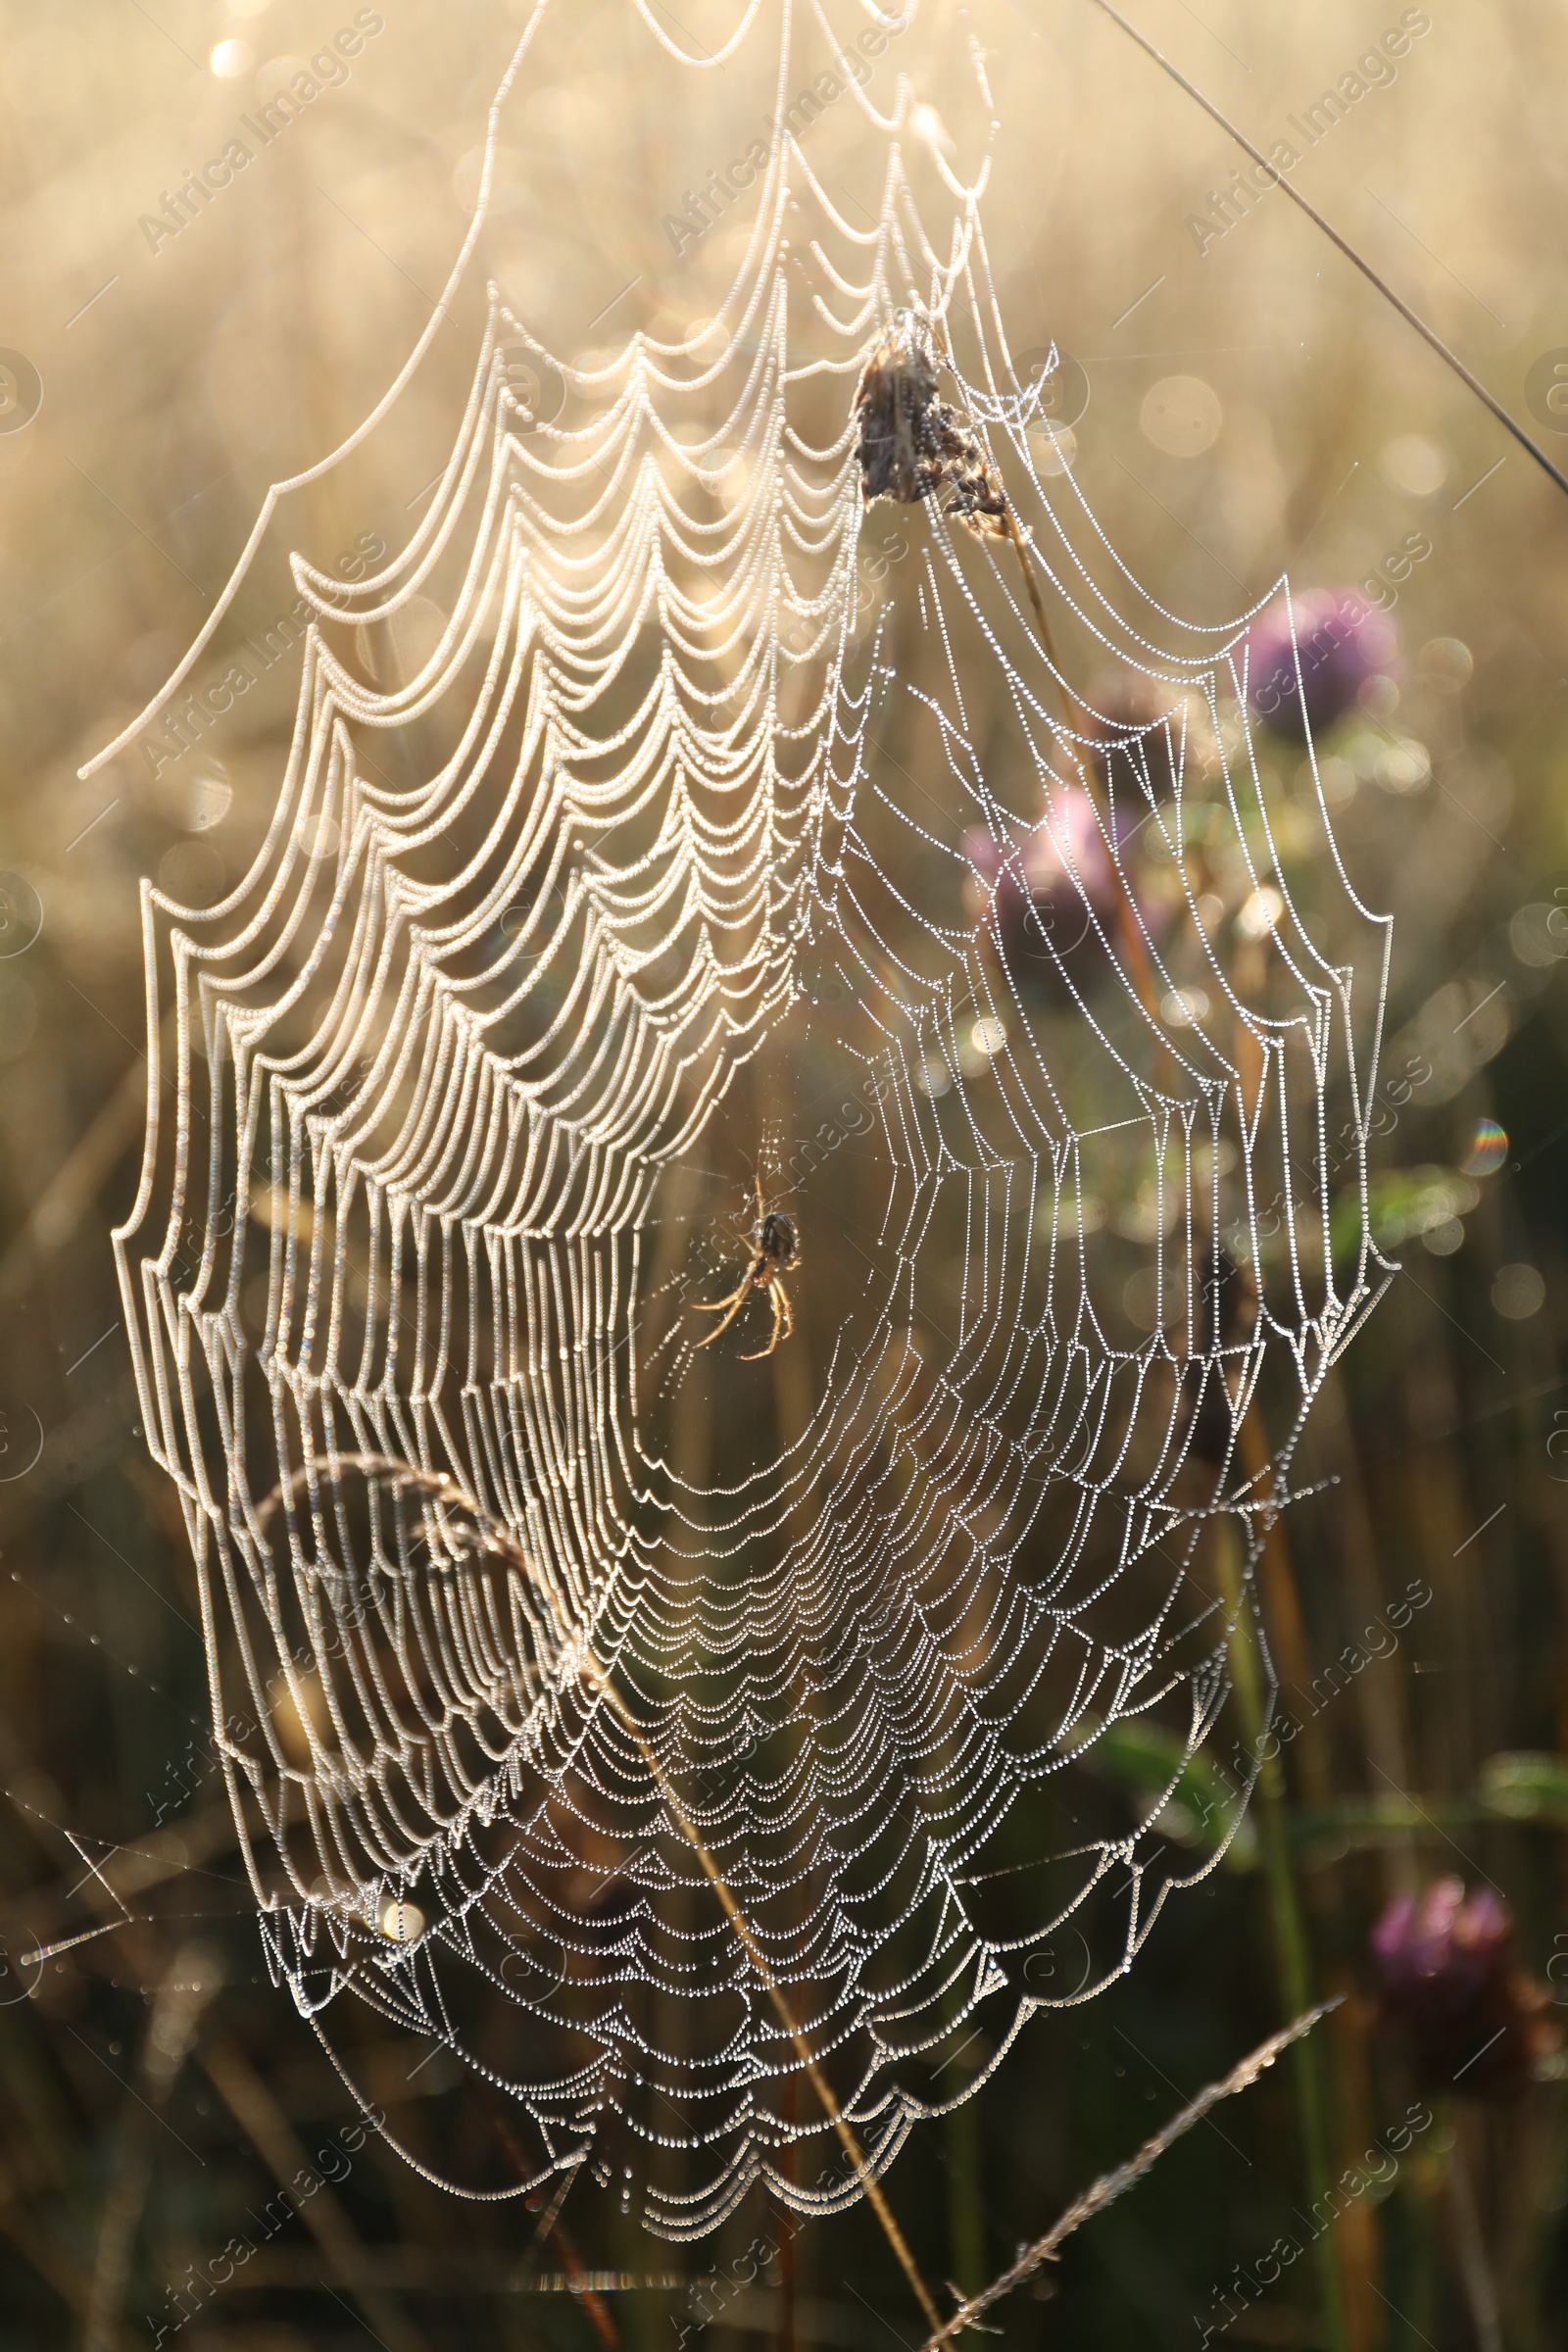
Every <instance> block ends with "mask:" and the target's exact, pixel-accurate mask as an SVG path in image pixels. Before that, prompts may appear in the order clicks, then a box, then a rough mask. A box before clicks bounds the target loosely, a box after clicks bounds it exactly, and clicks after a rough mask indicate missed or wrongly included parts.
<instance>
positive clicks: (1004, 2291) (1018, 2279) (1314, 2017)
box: [921, 1999, 1339, 2352]
mask: <svg viewBox="0 0 1568 2352" xmlns="http://www.w3.org/2000/svg"><path fill="white" fill-rule="evenodd" d="M1338 2006H1339V2002H1338V1999H1336V2000H1332V2001H1319V2002H1318V2004H1317V2006H1316V2007H1315V2008H1312V2009H1308V2010H1306V2011H1305V2012H1304V2014H1303V2015H1302V2016H1300V2017H1299V2018H1297V2019H1296V2020H1295V2022H1294V2023H1293V2024H1291V2025H1289V2026H1286V2027H1284V2028H1283V2029H1282V2030H1281V2031H1280V2032H1279V2033H1278V2034H1270V2035H1269V2037H1268V2039H1267V2041H1260V2042H1259V2043H1258V2045H1257V2047H1256V2049H1255V2050H1253V2051H1251V2052H1250V2055H1249V2056H1247V2057H1246V2058H1244V2059H1243V2060H1242V2062H1241V2064H1240V2066H1235V2067H1233V2068H1232V2069H1231V2071H1230V2073H1229V2074H1228V2075H1226V2076H1225V2077H1224V2078H1223V2080H1222V2081H1220V2082H1210V2083H1207V2084H1206V2085H1205V2086H1204V2088H1203V2089H1201V2091H1200V2092H1199V2094H1198V2096H1197V2098H1195V2099H1191V2100H1189V2102H1188V2104H1187V2105H1186V2106H1185V2107H1184V2108H1183V2109H1182V2111H1181V2113H1180V2114H1179V2115H1175V2116H1172V2118H1171V2120H1170V2122H1169V2123H1168V2124H1166V2125H1164V2126H1163V2127H1162V2129H1161V2130H1160V2131H1156V2132H1155V2133H1154V2135H1153V2137H1152V2139H1146V2140H1145V2142H1144V2144H1143V2146H1142V2147H1141V2148H1140V2149H1139V2150H1138V2153H1137V2155H1136V2156H1130V2157H1129V2158H1128V2159H1127V2162H1126V2163H1125V2164H1118V2165H1117V2167H1116V2169H1115V2171H1114V2172H1110V2173H1102V2175H1101V2177H1100V2179H1099V2180H1097V2181H1096V2182H1095V2183H1094V2185H1093V2186H1092V2187H1091V2188H1086V2189H1085V2191H1084V2193H1083V2195H1082V2196H1081V2197H1078V2198H1076V2199H1075V2200H1074V2202H1073V2203H1072V2204H1071V2205H1069V2206H1068V2208H1067V2210H1066V2212H1065V2213H1064V2214H1063V2215H1062V2216H1061V2218H1060V2220H1059V2221H1056V2222H1054V2223H1053V2225H1052V2227H1051V2228H1050V2229H1048V2230H1047V2231H1046V2234H1045V2236H1044V2237H1037V2238H1036V2239H1035V2241H1034V2243H1033V2245H1030V2246H1025V2248H1024V2250H1023V2252H1022V2253H1021V2254H1020V2255H1019V2257H1018V2259H1017V2261H1016V2262H1015V2263H1013V2264H1012V2265H1011V2266H1010V2268H1009V2269H1007V2270H1005V2271H1004V2272H1003V2273H1002V2274H1001V2276H1000V2277H999V2278H993V2279H992V2281H991V2284H990V2285H989V2286H988V2287H987V2288H986V2289H985V2291H984V2293H983V2294H978V2295H969V2296H967V2297H965V2299H964V2300H963V2301H962V2302H960V2303H959V2305H958V2308H957V2310H956V2312H955V2313H954V2315H953V2317H952V2319H951V2320H948V2321H946V2322H945V2323H944V2325H943V2326H942V2327H938V2328H936V2329H935V2330H934V2331H933V2332H932V2334H931V2335H930V2336H928V2337H927V2339H926V2342H925V2343H924V2345H923V2346H922V2347H921V2352H940V2347H941V2346H942V2345H944V2344H950V2343H951V2342H952V2341H953V2339H954V2337H955V2336H956V2335H957V2334H959V2333H960V2332H961V2331H962V2329H964V2328H965V2327H973V2326H974V2325H975V2323H976V2321H977V2320H978V2319H979V2318H980V2315H981V2313H982V2312H986V2311H989V2310H990V2309H991V2306H992V2304H993V2303H1000V2302H1001V2300H1002V2298H1003V2296H1004V2295H1010V2294H1011V2292H1012V2290H1013V2288H1014V2287H1015V2286H1022V2285H1023V2283H1024V2281H1025V2279H1027V2278H1033V2277H1034V2275H1035V2273H1036V2272H1037V2271H1038V2270H1041V2269H1042V2268H1043V2267H1044V2266H1045V2264H1046V2263H1048V2262H1054V2261H1055V2259H1056V2256H1057V2253H1058V2252H1059V2250H1060V2248H1061V2245H1062V2243H1063V2241H1064V2240H1065V2239H1067V2238H1069V2237H1071V2235H1072V2233H1073V2231H1074V2230H1075V2229H1081V2228H1082V2226H1083V2224H1084V2223H1085V2222H1091V2221H1093V2220H1094V2218H1095V2215H1096V2214H1097V2213H1103V2211H1104V2209H1105V2207H1106V2206H1107V2205H1114V2204H1115V2202H1116V2199H1117V2198H1118V2197H1119V2196H1121V2195H1122V2194H1123V2192H1124V2191H1125V2190H1127V2189H1129V2188H1131V2187H1132V2186H1133V2185H1134V2183H1135V2182H1136V2181H1139V2180H1142V2179H1143V2177H1144V2175H1145V2174H1146V2173H1147V2172H1151V2171H1152V2169H1153V2167H1154V2166H1155V2165H1156V2164H1157V2163H1158V2161H1159V2159H1160V2157H1161V2156H1163V2155H1164V2153H1165V2151H1166V2149H1167V2148H1171V2147H1174V2146H1175V2144H1176V2142H1177V2140H1179V2139H1183V2138H1185V2137H1186V2135H1187V2133H1188V2132H1189V2131H1192V2129H1193V2127H1194V2125H1195V2124H1201V2122H1202V2120H1203V2118H1204V2116H1205V2115H1207V2113H1208V2111H1209V2109H1210V2108H1211V2107H1217V2106H1218V2105H1219V2103H1220V2101H1221V2099H1230V2098H1234V2097H1235V2095H1236V2093H1237V2092H1238V2091H1239V2090H1246V2089H1248V2088H1249V2087H1250V2085H1251V2084H1252V2083H1253V2082H1256V2081H1257V2078H1258V2076H1259V2075H1261V2074H1264V2073H1266V2071H1267V2070H1268V2068H1269V2067H1271V2066H1272V2065H1273V2064H1274V2061H1275V2059H1276V2058H1278V2057H1279V2056H1280V2055H1281V2053H1282V2052H1283V2051H1285V2050H1288V2049H1289V2048H1290V2046H1291V2044H1292V2043H1293V2042H1295V2041H1299V2040H1300V2039H1301V2036H1302V2035H1303V2034H1310V2033H1311V2031H1312V2028H1313V2027H1314V2026H1315V2025H1316V2024H1317V2023H1318V2020H1319V2019H1320V2018H1323V2017H1326V2016H1327V2015H1328V2013H1329V2011H1330V2010H1331V2009H1335V2008H1337V2007H1338Z"/></svg>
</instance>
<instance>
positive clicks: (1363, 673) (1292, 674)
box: [1248, 588, 1396, 742]
mask: <svg viewBox="0 0 1568 2352" xmlns="http://www.w3.org/2000/svg"><path fill="white" fill-rule="evenodd" d="M1293 613H1294V619H1295V624H1296V625H1295V631H1294V634H1293V631H1292V626H1291V623H1292V618H1293ZM1395 649H1396V638H1395V633H1394V623H1393V622H1392V621H1391V620H1390V619H1389V618H1388V616H1387V614H1385V613H1379V612H1377V611H1376V610H1375V609H1374V608H1373V607H1372V606H1371V605H1369V604H1367V602H1366V601H1365V599H1364V598H1363V597H1359V596H1356V595H1354V594H1352V593H1350V592H1349V591H1348V590H1339V589H1333V588H1315V589H1309V590H1308V592H1307V593H1306V595H1304V596H1299V597H1297V598H1296V600H1295V604H1294V607H1293V606H1290V605H1287V604H1285V603H1283V602H1282V603H1280V604H1277V605H1272V606H1271V607H1270V608H1269V610H1268V612H1266V613H1264V615H1263V617H1262V619H1261V620H1260V621H1259V622H1258V624H1257V626H1256V627H1255V628H1254V629H1253V631H1252V634H1251V638H1250V646H1249V651H1250V663H1249V674H1248V696H1249V700H1250V704H1251V707H1252V710H1253V711H1254V712H1255V714H1256V715H1257V717H1258V718H1260V719H1261V720H1262V722H1263V724H1264V726H1265V727H1267V728H1268V729H1269V731H1270V733H1271V734H1274V735H1285V736H1290V737H1293V738H1294V739H1295V740H1296V741H1298V742H1304V740H1305V738H1306V733H1307V729H1308V727H1310V728H1311V729H1312V730H1313V731H1314V732H1315V731H1316V730H1317V729H1318V728H1320V727H1330V726H1332V725H1333V724H1334V721H1335V720H1336V719H1337V718H1343V717H1344V716H1345V714H1346V712H1347V711H1349V710H1352V709H1353V708H1354V706H1355V703H1356V701H1357V699H1358V697H1359V696H1360V694H1361V692H1362V690H1363V688H1364V687H1365V686H1366V685H1367V683H1368V681H1369V680H1371V679H1373V678H1376V677H1381V676H1383V675H1384V674H1385V673H1386V672H1387V670H1388V668H1389V665H1390V663H1391V662H1393V660H1394V657H1395ZM1298 660H1299V663H1300V682H1299V685H1298V682H1297V663H1298ZM1303 711H1304V713H1305V723H1303V717H1302V713H1303Z"/></svg>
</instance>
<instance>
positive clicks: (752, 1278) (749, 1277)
mask: <svg viewBox="0 0 1568 2352" xmlns="http://www.w3.org/2000/svg"><path fill="white" fill-rule="evenodd" d="M759 1263H760V1261H759ZM757 1275H758V1267H757V1266H756V1265H752V1266H748V1267H747V1269H746V1272H745V1273H744V1274H743V1275H742V1277H741V1280H740V1284H739V1286H738V1288H737V1289H735V1290H733V1291H731V1293H730V1295H729V1297H728V1298H727V1299H692V1300H691V1301H690V1302H689V1303H690V1304H691V1305H692V1307H693V1308H694V1309H695V1310H696V1312H697V1313H698V1314H700V1315H723V1316H724V1320H723V1322H722V1323H716V1324H715V1325H714V1326H713V1329H712V1330H711V1332H710V1333H709V1335H708V1337H707V1339H706V1340H699V1341H698V1343H697V1345H698V1347H699V1348H711V1346H712V1345H713V1342H714V1341H715V1340H718V1339H722V1338H723V1336H724V1334H725V1332H726V1331H728V1329H729V1327H730V1325H731V1324H732V1323H733V1322H734V1320H735V1318H736V1316H737V1315H738V1314H739V1313H740V1311H741V1308H742V1307H743V1306H744V1305H745V1304H746V1298H747V1293H748V1292H749V1291H750V1290H751V1288H752V1285H753V1284H754V1283H755V1282H756V1280H757ZM726 1308H728V1310H729V1311H728V1313H725V1309H726Z"/></svg>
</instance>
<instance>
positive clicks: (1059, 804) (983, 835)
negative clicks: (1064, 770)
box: [961, 786, 1119, 976]
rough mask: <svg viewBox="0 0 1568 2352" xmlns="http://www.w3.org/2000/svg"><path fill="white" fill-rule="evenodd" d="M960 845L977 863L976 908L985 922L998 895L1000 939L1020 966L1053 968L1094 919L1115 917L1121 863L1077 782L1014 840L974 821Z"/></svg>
mask: <svg viewBox="0 0 1568 2352" xmlns="http://www.w3.org/2000/svg"><path fill="white" fill-rule="evenodd" d="M961 848H962V851H963V855H964V857H965V858H967V859H968V860H969V864H970V866H971V867H972V869H973V879H972V881H971V884H970V889H969V897H970V905H971V910H972V912H973V913H974V914H975V916H976V918H977V919H979V920H984V919H985V917H986V914H987V911H988V909H989V908H990V907H991V906H992V903H993V900H994V902H995V915H994V918H993V919H994V922H995V937H996V940H997V942H998V945H999V946H1000V947H1001V950H1002V954H1003V956H1004V958H1005V961H1006V963H1007V964H1008V965H1009V967H1010V968H1011V969H1012V970H1014V971H1018V970H1020V969H1028V968H1033V969H1034V970H1035V971H1037V972H1039V973H1040V974H1041V975H1042V976H1045V975H1047V974H1049V972H1050V971H1051V970H1052V968H1053V960H1052V959H1053V956H1065V955H1069V954H1070V953H1071V951H1072V950H1073V949H1074V948H1075V947H1077V946H1078V944H1079V943H1080V941H1081V940H1083V939H1084V938H1085V937H1086V936H1087V935H1088V933H1089V931H1090V929H1091V926H1092V923H1093V921H1094V920H1095V919H1096V918H1098V920H1099V921H1100V923H1101V925H1102V927H1104V928H1108V927H1109V926H1110V924H1111V923H1112V922H1113V921H1114V919H1115V912H1116V906H1117V900H1118V897H1119V885H1118V883H1117V880H1116V872H1115V867H1114V865H1113V864H1112V862H1111V856H1110V851H1109V848H1108V847H1107V845H1106V841H1105V836H1104V834H1103V831H1102V830H1101V823H1100V816H1099V813H1098V811H1097V810H1096V808H1095V804H1094V802H1093V801H1092V800H1091V799H1090V797H1089V795H1088V793H1087V792H1082V791H1080V790H1078V789H1077V787H1076V786H1074V787H1072V788H1070V789H1067V790H1063V791H1061V792H1059V793H1058V794H1057V796H1056V803H1055V808H1054V811H1053V813H1052V815H1050V816H1049V817H1044V818H1042V819H1041V821H1040V823H1039V824H1037V825H1035V826H1033V827H1032V828H1031V829H1030V830H1029V831H1028V832H1027V833H1023V834H1020V835H1018V836H1016V837H1015V838H1014V840H1013V841H1012V842H1010V843H1003V842H999V841H998V839H997V837H996V835H995V834H994V833H991V832H988V831H986V830H985V829H984V828H982V827H980V826H975V827H974V828H973V829H972V830H970V831H969V832H967V833H965V834H964V836H963V841H962V844H961Z"/></svg>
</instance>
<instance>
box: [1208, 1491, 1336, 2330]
mask: <svg viewBox="0 0 1568 2352" xmlns="http://www.w3.org/2000/svg"><path fill="white" fill-rule="evenodd" d="M1214 1528H1215V1535H1216V1544H1215V1549H1216V1553H1217V1556H1218V1562H1219V1575H1220V1584H1221V1588H1222V1590H1223V1593H1224V1597H1225V1605H1226V1608H1227V1611H1228V1612H1229V1615H1230V1620H1231V1667H1232V1672H1233V1675H1234V1677H1235V1691H1236V1704H1237V1709H1238V1712H1239V1714H1240V1716H1241V1723H1242V1736H1243V1738H1244V1739H1245V1740H1246V1742H1247V1747H1248V1751H1249V1753H1250V1755H1252V1756H1255V1757H1256V1758H1257V1759H1258V1773H1257V1805H1258V1812H1259V1815H1260V1817H1261V1818H1260V1824H1259V1828H1260V1838H1259V1842H1260V1844H1261V1846H1262V1849H1263V1872H1264V1878H1265V1880H1266V1883H1267V1887H1268V1901H1269V1913H1270V1917H1271V1921H1272V1925H1273V1931H1274V1958H1275V1966H1276V1968H1277V1970H1278V1973H1279V1985H1280V1998H1281V2001H1282V2003H1283V2005H1284V2009H1285V2013H1286V2015H1287V2016H1288V2017H1298V2016H1299V2015H1300V2014H1301V2012H1302V2011H1303V2010H1304V2009H1306V2008H1308V2007H1309V2006H1310V2003H1311V1999H1312V1968H1311V1959H1310V1955H1309V1953H1308V1950H1307V1942H1306V1931H1305V1927H1304V1924H1303V1922H1302V1917H1301V1903H1300V1896H1299V1890H1298V1888H1297V1884H1296V1870H1295V1865H1294V1863H1293V1861H1292V1857H1291V1842H1290V1826H1289V1823H1288V1821H1287V1818H1286V1792H1285V1776H1284V1774H1283V1773H1282V1772H1281V1770H1280V1764H1279V1757H1278V1755H1277V1754H1274V1755H1270V1756H1267V1757H1265V1756H1264V1753H1263V1749H1264V1744H1265V1734H1266V1732H1267V1729H1268V1717H1267V1710H1266V1708H1265V1706H1264V1702H1263V1682H1262V1677H1261V1675H1260V1673H1259V1670H1258V1655H1257V1648H1256V1643H1255V1637H1254V1633H1253V1626H1252V1617H1251V1612H1250V1607H1249V1605H1248V1600H1247V1595H1246V1591H1245V1588H1244V1583H1243V1577H1242V1567H1241V1559H1240V1545H1239V1542H1238V1538H1237V1534H1236V1528H1235V1525H1234V1522H1233V1521H1232V1520H1231V1519H1230V1517H1229V1516H1228V1515H1226V1514H1223V1513H1222V1514H1220V1515H1219V1516H1218V1517H1217V1518H1216V1519H1215V1521H1214ZM1292 2064H1293V2066H1294V2069H1295V2073H1296V2104H1297V2116H1298V2121H1299V2127H1300V2134H1301V2164H1302V2169H1303V2171H1304V2172H1305V2175H1306V2193H1307V2198H1308V2202H1309V2204H1310V2205H1312V2206H1316V2205H1318V2204H1319V2203H1320V2202H1322V2201H1323V2200H1325V2199H1326V2198H1327V2196H1328V2192H1329V2184H1330V2180H1331V2178H1332V2165H1331V2162H1330V2155H1329V2129H1328V2101H1327V2098H1326V2096H1325V2090H1324V2082H1323V2071H1322V2068H1321V2067H1320V2065H1319V2064H1318V2059H1317V2052H1316V2051H1315V2050H1314V2049H1313V2048H1311V2047H1310V2045H1309V2044H1308V2043H1306V2042H1305V2041H1300V2042H1298V2044H1297V2045H1296V2050H1295V2055H1294V2057H1293V2060H1292ZM1317 2264H1318V2286H1319V2291H1320V2293H1321V2296H1322V2301H1323V2322H1324V2327H1325V2330H1326V2332H1327V2335H1328V2340H1329V2345H1330V2352H1349V2342H1350V2339H1349V2330H1348V2322H1347V2317H1346V2298H1345V2280H1344V2278H1343V2276H1342V2274H1341V2267H1340V2248H1339V2244H1338V2240H1337V2238H1336V2235H1335V2232H1334V2230H1333V2229H1324V2230H1323V2231H1322V2232H1321V2234H1320V2235H1319V2237H1318V2240H1317Z"/></svg>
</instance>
